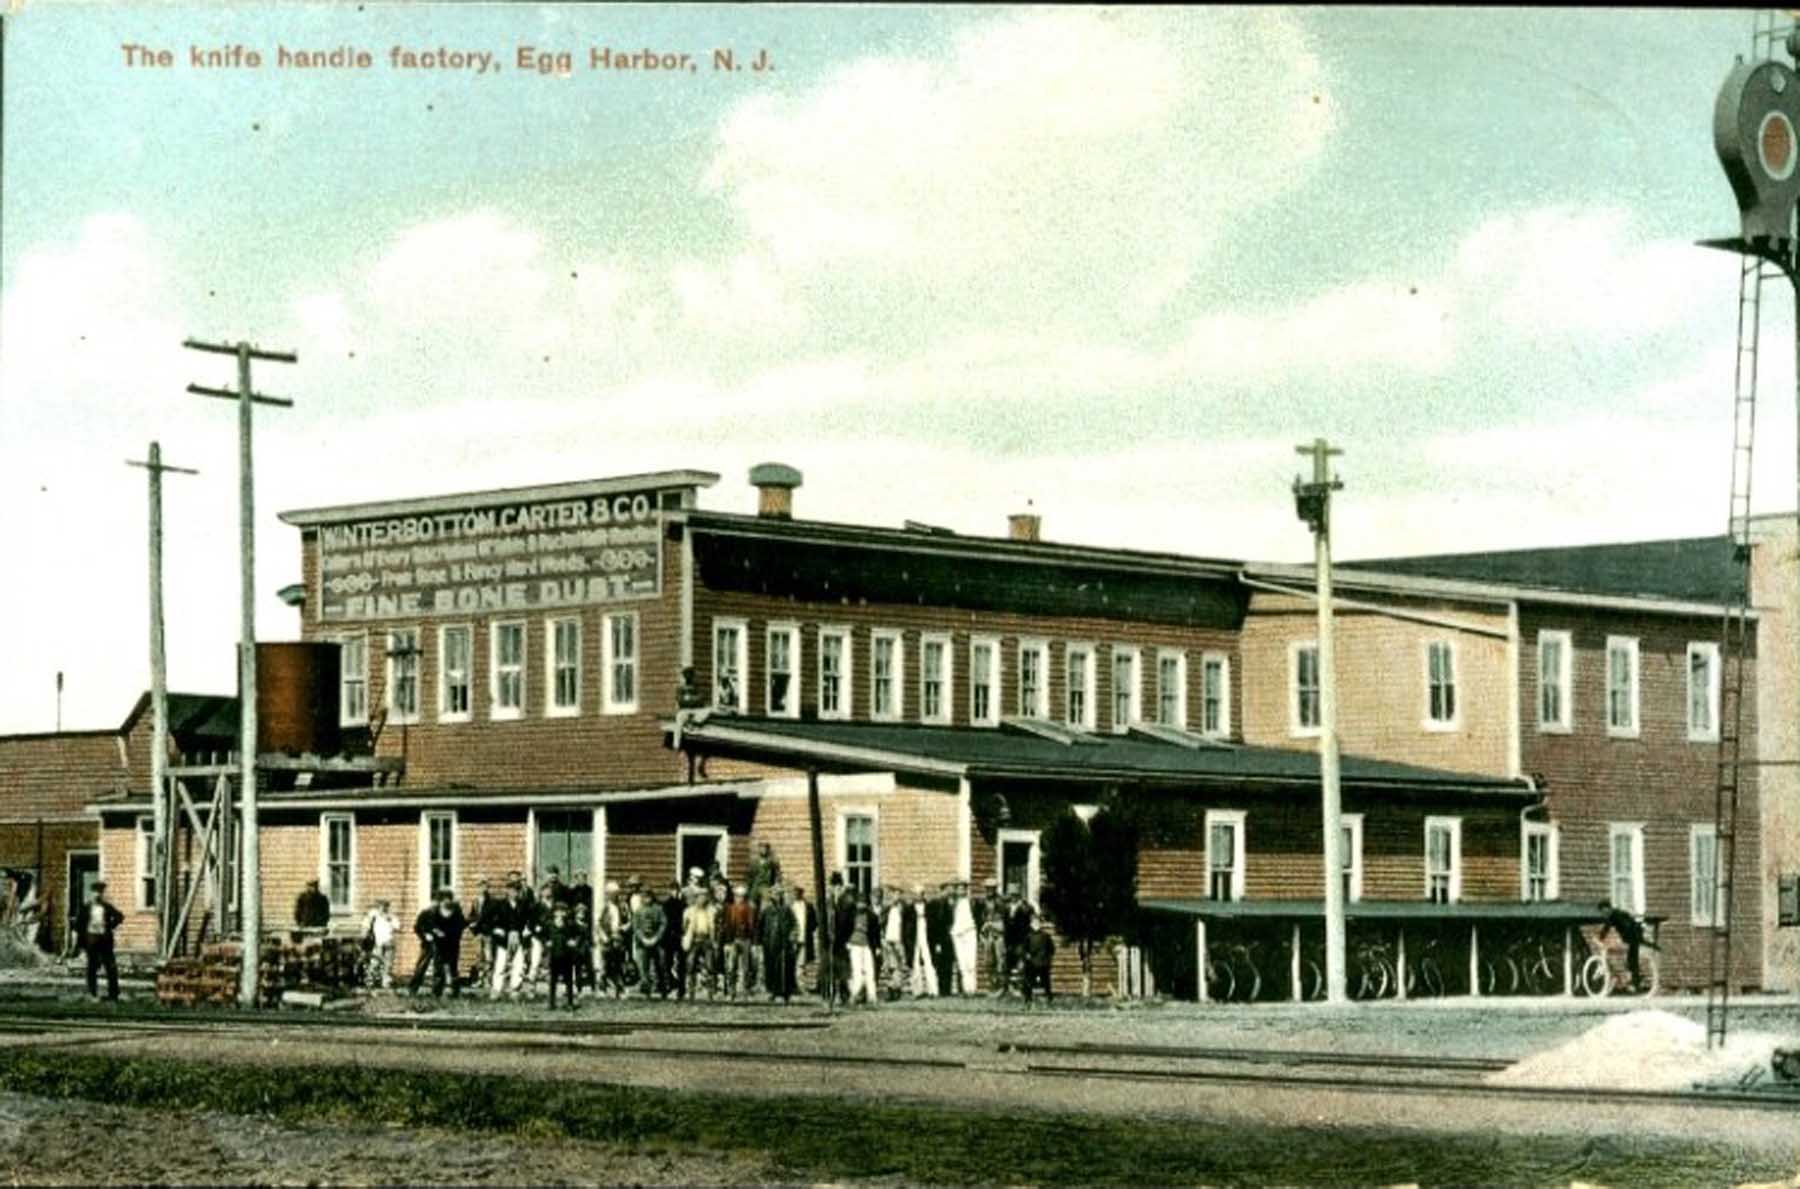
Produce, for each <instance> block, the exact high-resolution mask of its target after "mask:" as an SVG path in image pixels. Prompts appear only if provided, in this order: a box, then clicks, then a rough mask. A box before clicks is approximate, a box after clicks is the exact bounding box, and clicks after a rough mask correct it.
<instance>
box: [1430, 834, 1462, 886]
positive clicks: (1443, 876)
mask: <svg viewBox="0 0 1800 1189" xmlns="http://www.w3.org/2000/svg"><path fill="white" fill-rule="evenodd" d="M1425 898H1426V899H1427V900H1429V901H1431V902H1432V903H1433V904H1455V903H1456V902H1457V901H1458V900H1460V899H1462V819H1461V818H1454V817H1428V818H1426V819H1425Z"/></svg>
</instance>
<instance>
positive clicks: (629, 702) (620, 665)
mask: <svg viewBox="0 0 1800 1189" xmlns="http://www.w3.org/2000/svg"><path fill="white" fill-rule="evenodd" d="M606 637H607V643H608V646H609V647H610V649H611V652H610V654H609V655H608V658H607V660H608V665H607V668H608V681H609V683H610V684H609V685H608V694H609V696H610V698H611V703H612V705H613V706H614V707H615V708H616V707H625V706H635V705H636V704H637V616H636V615H609V616H608V617H607V621H606Z"/></svg>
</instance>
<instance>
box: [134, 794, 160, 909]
mask: <svg viewBox="0 0 1800 1189" xmlns="http://www.w3.org/2000/svg"><path fill="white" fill-rule="evenodd" d="M132 839H133V843H134V849H133V853H132V860H131V861H132V865H133V868H134V870H136V872H137V880H136V881H135V886H136V900H137V907H138V911H139V912H148V911H149V910H151V909H153V908H155V907H156V819H155V818H154V817H150V816H147V815H146V816H144V817H140V818H138V819H137V832H136V833H135V834H134V835H133V836H132Z"/></svg>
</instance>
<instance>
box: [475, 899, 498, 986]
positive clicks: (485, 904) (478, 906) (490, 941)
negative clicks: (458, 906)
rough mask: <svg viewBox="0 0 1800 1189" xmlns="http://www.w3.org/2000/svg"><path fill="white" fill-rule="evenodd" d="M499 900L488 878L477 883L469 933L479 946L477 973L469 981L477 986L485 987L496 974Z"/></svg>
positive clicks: (476, 964)
mask: <svg viewBox="0 0 1800 1189" xmlns="http://www.w3.org/2000/svg"><path fill="white" fill-rule="evenodd" d="M498 904H499V899H498V898H497V897H496V896H495V895H494V894H493V893H492V892H490V891H489V890H488V881H487V877H486V876H483V877H482V878H481V879H478V880H476V881H475V895H474V897H473V898H472V899H471V901H470V904H469V932H470V933H472V934H474V935H475V938H476V943H477V946H478V947H479V949H478V953H477V955H476V963H475V972H474V973H473V974H472V975H471V976H470V978H469V981H470V983H471V984H473V985H476V986H482V985H485V983H486V981H487V979H488V978H489V977H491V976H492V974H493V972H494V916H495V908H496V906H497V905H498Z"/></svg>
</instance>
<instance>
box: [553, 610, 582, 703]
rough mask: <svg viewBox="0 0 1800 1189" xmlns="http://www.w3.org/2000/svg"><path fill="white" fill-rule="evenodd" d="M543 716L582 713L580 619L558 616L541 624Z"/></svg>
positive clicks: (570, 616)
mask: <svg viewBox="0 0 1800 1189" xmlns="http://www.w3.org/2000/svg"><path fill="white" fill-rule="evenodd" d="M544 670H545V672H547V673H548V674H549V677H548V679H547V680H546V681H545V682H544V686H545V690H544V692H545V694H546V695H547V697H546V699H545V702H544V713H545V714H548V715H552V716H555V717H559V718H566V717H568V716H569V715H573V714H580V713H581V620H580V619H578V618H576V617H575V616H573V615H563V616H558V617H557V618H555V619H552V620H550V621H548V622H547V623H545V624H544Z"/></svg>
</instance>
